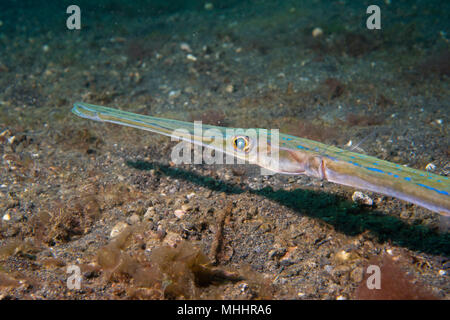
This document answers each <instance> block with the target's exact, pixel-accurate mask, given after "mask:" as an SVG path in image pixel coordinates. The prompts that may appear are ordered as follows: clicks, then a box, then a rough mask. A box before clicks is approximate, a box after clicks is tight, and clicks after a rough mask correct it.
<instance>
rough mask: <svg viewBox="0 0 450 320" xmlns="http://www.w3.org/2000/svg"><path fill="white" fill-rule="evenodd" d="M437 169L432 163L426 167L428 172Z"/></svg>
mask: <svg viewBox="0 0 450 320" xmlns="http://www.w3.org/2000/svg"><path fill="white" fill-rule="evenodd" d="M435 169H436V166H435V165H434V164H432V163H431V162H430V163H429V164H427V165H426V166H425V170H427V171H434V170H435Z"/></svg>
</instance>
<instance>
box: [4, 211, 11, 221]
mask: <svg viewBox="0 0 450 320" xmlns="http://www.w3.org/2000/svg"><path fill="white" fill-rule="evenodd" d="M2 219H3V220H4V221H9V220H11V216H10V215H9V213H6V214H5V215H4V216H3V218H2Z"/></svg>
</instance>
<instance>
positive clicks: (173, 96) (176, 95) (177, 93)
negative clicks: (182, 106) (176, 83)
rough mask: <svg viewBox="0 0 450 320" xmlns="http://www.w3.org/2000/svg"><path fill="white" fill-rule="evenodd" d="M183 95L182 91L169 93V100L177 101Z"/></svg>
mask: <svg viewBox="0 0 450 320" xmlns="http://www.w3.org/2000/svg"><path fill="white" fill-rule="evenodd" d="M180 95H181V90H172V91H170V92H169V99H176V98H178V97H179V96H180Z"/></svg>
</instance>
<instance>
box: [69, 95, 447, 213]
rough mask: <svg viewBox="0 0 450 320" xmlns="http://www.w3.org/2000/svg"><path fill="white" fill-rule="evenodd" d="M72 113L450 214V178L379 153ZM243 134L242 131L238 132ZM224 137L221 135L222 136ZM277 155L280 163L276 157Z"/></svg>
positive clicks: (106, 112) (104, 113) (102, 113)
mask: <svg viewBox="0 0 450 320" xmlns="http://www.w3.org/2000/svg"><path fill="white" fill-rule="evenodd" d="M72 112H73V113H74V114H76V115H78V116H80V117H83V118H87V119H92V120H96V121H102V122H111V123H116V124H120V125H124V126H130V127H134V128H138V129H143V130H147V131H151V132H156V133H159V134H163V135H166V136H171V137H176V138H178V139H181V140H185V141H188V142H191V143H194V144H197V145H201V146H204V147H207V148H211V149H213V150H217V151H220V152H222V153H225V154H230V155H233V156H235V157H237V158H239V159H245V160H248V161H249V162H251V163H255V164H257V165H259V166H261V167H263V168H266V169H268V170H271V171H274V172H277V173H281V174H291V175H300V174H305V175H308V176H312V177H316V178H319V179H323V180H327V181H330V182H334V183H338V184H342V185H346V186H350V187H354V188H357V189H364V190H369V191H373V192H377V193H381V194H384V195H387V196H391V197H395V198H399V199H401V200H405V201H408V202H411V203H414V204H416V205H419V206H422V207H425V208H427V209H429V210H431V211H434V212H437V213H439V214H441V215H442V216H447V217H449V216H450V194H449V193H450V179H449V178H448V177H444V176H440V175H436V174H433V173H431V172H426V171H422V170H418V169H414V168H410V167H406V166H403V165H399V164H395V163H392V162H389V161H385V160H380V159H378V158H375V157H371V156H367V155H364V154H360V153H356V152H351V151H348V150H344V149H340V148H337V147H334V146H329V145H326V144H324V143H320V142H317V141H313V140H309V139H305V138H300V137H295V136H292V135H288V134H282V133H279V135H277V136H276V140H277V141H275V138H274V137H275V136H272V135H270V133H268V134H267V141H266V143H259V141H258V136H261V135H258V134H259V133H262V132H267V130H266V129H252V130H254V132H256V133H257V134H256V135H253V136H252V135H247V134H245V132H246V130H249V129H236V128H227V127H218V126H210V125H202V132H206V131H208V130H210V131H213V132H215V134H214V135H213V136H214V138H212V136H211V135H206V134H205V135H203V134H202V135H198V134H196V130H195V129H196V124H195V123H192V122H185V121H178V120H172V119H165V118H157V117H152V116H147V115H140V114H135V113H131V112H126V111H122V110H118V109H113V108H108V107H103V106H97V105H92V104H87V103H83V102H76V103H75V104H74V105H73V108H72ZM239 132H243V134H240V133H239ZM219 134H220V135H222V138H221V139H219V138H217V136H218V135H219ZM274 150H276V151H277V153H276V155H277V161H273V159H272V157H273V155H274V154H275V153H274V152H272V151H274Z"/></svg>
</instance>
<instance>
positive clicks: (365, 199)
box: [352, 191, 373, 206]
mask: <svg viewBox="0 0 450 320" xmlns="http://www.w3.org/2000/svg"><path fill="white" fill-rule="evenodd" d="M352 200H353V201H354V202H356V203H360V204H364V205H366V206H371V205H373V200H372V198H370V197H369V196H368V195H366V194H364V193H362V192H361V191H355V193H353V195H352Z"/></svg>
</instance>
